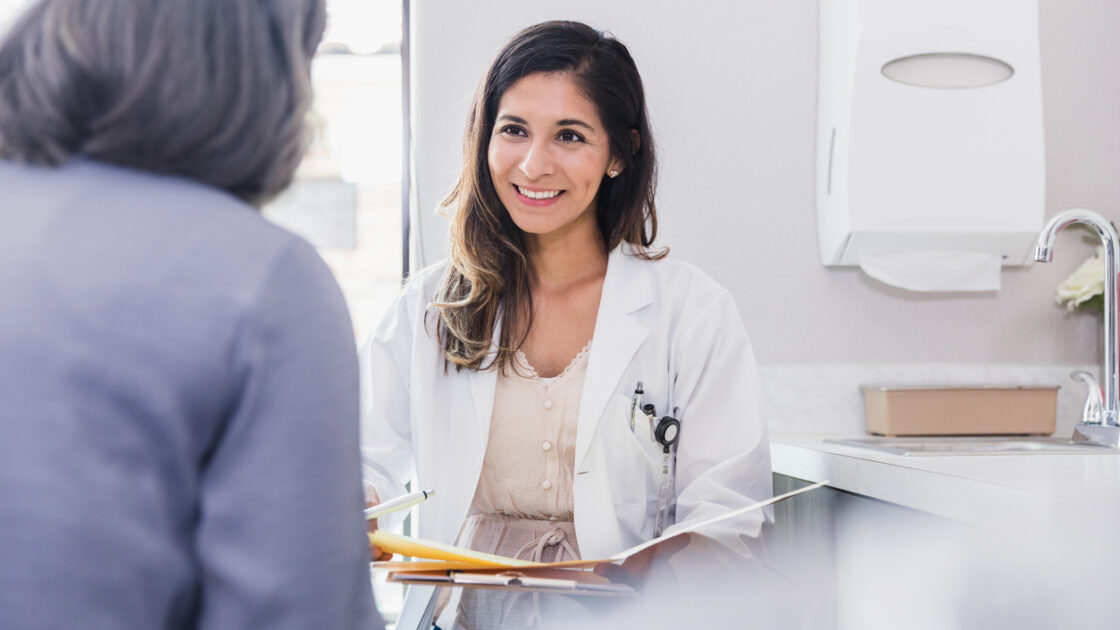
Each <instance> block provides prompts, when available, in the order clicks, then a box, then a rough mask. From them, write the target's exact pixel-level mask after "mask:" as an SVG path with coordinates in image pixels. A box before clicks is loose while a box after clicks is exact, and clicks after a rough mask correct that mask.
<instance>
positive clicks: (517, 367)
mask: <svg viewBox="0 0 1120 630" xmlns="http://www.w3.org/2000/svg"><path fill="white" fill-rule="evenodd" d="M655 167H656V162H655V159H654V143H653V137H652V134H651V132H650V124H649V120H648V118H647V114H646V106H645V96H644V93H643V89H642V82H641V78H640V76H639V75H638V71H637V68H636V67H635V65H634V61H633V59H632V58H631V56H630V54H629V52H628V51H627V49H626V47H625V46H624V45H623V44H622V43H620V42H619V41H617V40H616V39H614V38H613V37H611V36H610V35H608V34H605V33H601V32H598V31H596V30H594V29H592V28H590V27H588V26H586V25H584V24H580V23H574V22H547V23H543V24H538V25H536V26H532V27H530V28H528V29H526V30H524V31H522V32H521V33H519V34H517V35H516V36H515V37H514V38H513V39H512V40H511V41H510V42H509V44H507V45H506V46H505V48H504V49H502V50H501V51H500V52H499V53H498V55H497V57H496V58H495V59H494V61H493V63H492V65H491V66H490V69H489V71H488V72H487V74H486V77H485V80H484V81H483V83H482V85H481V86H480V88H479V91H478V93H477V94H476V96H475V99H474V103H473V106H472V111H471V113H470V116H469V120H468V125H467V134H466V142H465V149H464V163H463V168H462V174H461V176H460V179H459V182H458V184H457V185H456V186H455V188H454V190H453V191H452V193H451V194H450V196H449V197H448V199H447V201H446V205H448V206H449V207H453V208H454V216H453V223H452V229H451V248H450V256H449V259H448V260H447V261H446V262H444V263H442V264H438V265H436V266H434V267H432V268H429V269H426V270H423V271H421V272H418V273H416V274H415V275H414V276H413V277H412V278H411V279H410V281H409V282H408V284H407V285H406V286H405V287H404V289H403V291H402V294H401V296H400V297H399V298H398V299H397V301H396V302H395V304H394V305H393V306H392V307H391V308H390V310H389V311H388V312H387V314H386V315H385V316H384V317H383V319H382V320H381V322H380V323H379V325H378V326H377V328H376V330H375V332H374V333H373V335H372V337H371V338H370V339H369V341H368V342H367V343H366V344H365V346H364V347H363V348H362V350H361V365H362V371H363V372H362V386H363V396H362V409H363V414H364V419H363V438H362V439H363V456H364V462H365V479H366V484H367V495H369V496H370V497H379V499H380V500H388V499H390V498H393V497H394V496H397V495H400V494H402V493H403V492H404V482H405V481H407V480H408V479H410V478H412V477H413V476H415V477H416V479H417V480H418V481H419V486H420V487H421V488H424V489H429V488H430V489H434V490H435V491H436V493H437V494H436V496H435V497H434V498H433V499H431V500H430V501H428V502H427V503H425V504H423V506H422V507H421V510H420V519H419V530H418V535H419V536H420V537H422V538H426V539H432V540H437V541H441V542H446V543H452V542H457V543H458V544H459V545H463V546H469V547H471V548H474V549H477V550H480V551H485V552H490V553H498V554H502V555H508V556H515V555H516V556H518V557H521V558H526V559H532V560H543V561H553V560H566V559H574V558H580V557H582V558H585V559H591V558H604V557H607V556H610V555H612V554H614V553H617V552H619V551H621V550H623V549H626V548H628V547H630V546H633V545H635V544H638V543H640V542H642V541H644V540H648V539H650V538H652V537H653V535H654V522H655V519H656V514H655V512H656V511H657V502H658V491H659V488H660V486H661V482H662V478H661V475H662V467H661V464H662V447H661V445H659V444H658V443H656V442H655V441H654V440H653V439H652V437H651V435H650V421H649V420H648V419H647V418H646V417H645V416H644V415H642V413H641V409H640V405H639V407H638V409H637V410H635V411H632V408H633V407H634V405H633V403H634V398H635V397H634V392H635V389H636V386H637V384H638V383H639V382H641V384H642V390H643V394H642V400H641V402H642V403H646V404H649V403H652V404H653V405H654V408H655V410H656V415H658V416H661V415H669V414H671V415H672V416H673V417H675V418H677V419H679V421H680V437H679V442H678V444H677V451H676V481H675V488H676V494H675V500H676V524H675V525H673V526H671V527H669V528H668V530H667V532H668V533H671V532H672V531H674V530H677V529H680V528H682V527H686V526H687V525H688V524H689V523H693V522H698V521H699V520H703V519H708V518H711V517H713V516H717V515H719V514H722V513H725V512H727V511H729V510H733V509H735V508H739V507H743V506H746V505H750V504H751V503H754V502H757V501H760V500H763V499H766V498H768V497H769V496H770V494H771V482H770V461H769V455H768V444H767V438H766V429H765V425H764V423H763V420H762V418H761V415H760V413H759V404H760V400H759V392H758V387H757V383H756V372H755V365H754V359H753V355H752V350H751V344H750V341H749V340H748V338H747V334H746V332H745V330H744V328H743V324H742V321H741V319H740V316H739V313H738V311H737V309H736V306H735V303H734V300H733V299H732V297H731V295H730V294H729V293H728V292H727V291H726V290H725V289H724V288H722V287H720V286H719V285H717V284H716V283H715V282H714V281H713V280H712V279H711V278H709V277H708V276H707V275H705V274H704V273H703V272H701V271H699V270H698V269H696V268H695V267H693V266H691V265H688V264H687V263H684V262H680V261H677V260H673V259H670V258H667V257H666V253H667V251H666V250H656V249H651V245H652V243H653V240H654V237H655V235H656V230H657V217H656V213H655V207H654V190H655V182H654V179H655V170H656V169H655ZM374 500H376V499H374ZM763 520H764V515H763V514H762V513H760V512H753V513H748V515H746V516H743V517H742V518H737V519H732V521H733V522H732V523H729V524H727V525H725V526H723V527H722V528H720V527H715V528H712V529H710V530H708V529H706V530H705V531H704V532H703V535H702V536H700V537H696V536H694V538H693V539H694V541H696V540H697V539H702V540H703V542H704V543H706V544H707V545H708V547H709V548H711V549H716V550H718V552H717V554H718V556H719V557H720V558H722V559H725V560H726V559H727V558H729V557H744V558H749V557H751V556H752V555H753V554H752V550H751V547H752V545H753V544H754V542H755V541H756V540H757V537H758V535H759V532H760V530H761V527H762V524H763ZM382 525H386V523H383V524H382ZM375 553H377V552H376V550H375ZM486 593H489V592H486ZM486 593H483V592H481V591H479V592H478V593H470V592H468V593H467V594H465V595H463V600H462V601H459V602H453V603H452V605H447V604H446V602H441V603H440V605H439V608H440V609H441V610H442V613H439V615H440V616H439V623H438V625H439V626H440V627H443V628H447V627H451V626H454V627H468V628H469V627H489V626H491V625H494V623H496V620H495V619H494V618H492V617H488V615H491V614H493V615H497V616H498V617H500V618H501V619H500V620H497V621H501V622H504V623H518V624H521V623H522V622H524V621H526V620H527V619H526V618H525V617H518V616H517V615H518V614H519V613H516V612H512V611H510V610H504V611H503V610H500V609H501V608H502V606H488V605H483V604H482V603H481V602H476V603H475V605H471V599H472V598H477V597H481V596H484V595H486ZM542 599H545V598H542ZM434 600H435V598H433V597H432V590H431V589H428V588H417V587H413V588H412V589H411V590H410V592H409V596H408V598H407V599H406V603H405V609H404V611H403V612H402V618H401V621H402V624H403V625H401V626H400V627H402V628H403V627H412V624H414V623H416V622H415V621H413V619H420V618H421V617H419V616H414V615H420V614H422V613H423V611H424V609H425V608H427V609H428V612H429V614H431V610H432V609H433V608H434V607H435V603H434ZM429 603H431V606H426V604H429ZM526 615H527V616H528V617H532V614H531V613H526ZM428 623H430V622H428Z"/></svg>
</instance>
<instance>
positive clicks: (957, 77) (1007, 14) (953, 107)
mask: <svg viewBox="0 0 1120 630" xmlns="http://www.w3.org/2000/svg"><path fill="white" fill-rule="evenodd" d="M819 7H820V102H819V111H818V136H817V138H818V140H817V146H818V151H817V222H818V229H819V235H820V256H821V261H822V263H824V264H825V265H858V264H860V261H861V259H868V258H870V257H876V256H880V255H883V254H897V253H899V252H925V251H930V252H934V251H936V252H966V253H972V254H977V253H982V254H990V255H992V256H998V257H999V258H998V260H1000V261H1002V264H1004V265H1022V264H1026V263H1028V262H1029V261H1030V259H1031V251H1032V247H1033V244H1034V239H1035V237H1036V236H1037V234H1038V231H1039V230H1040V229H1041V227H1042V223H1043V218H1044V208H1043V204H1044V200H1045V189H1044V186H1045V164H1044V155H1043V127H1042V86H1041V80H1040V75H1039V45H1038V4H1037V2H1036V1H1035V0H907V1H906V2H898V1H897V0H821V2H820V3H819ZM996 274H997V276H998V270H997V271H996Z"/></svg>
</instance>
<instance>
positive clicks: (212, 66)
mask: <svg viewBox="0 0 1120 630" xmlns="http://www.w3.org/2000/svg"><path fill="white" fill-rule="evenodd" d="M325 23H326V11H325V8H324V0H39V2H37V3H36V4H34V5H33V6H32V7H31V8H30V9H29V10H28V11H27V12H26V13H25V14H24V15H23V16H22V17H21V18H20V19H18V20H17V21H16V22H15V23H14V24H13V26H12V28H11V30H10V31H9V32H8V35H7V37H6V38H5V39H4V41H3V42H0V158H4V159H9V160H15V161H19V162H27V163H34V164H45V165H57V164H60V163H62V162H64V161H66V160H67V159H69V158H70V157H71V156H74V155H81V156H85V157H88V158H90V159H93V160H98V161H103V162H110V163H113V164H119V165H122V166H127V167H132V168H137V169H142V170H146V171H153V172H157V173H168V174H173V175H182V176H186V177H190V178H193V179H196V180H199V181H202V182H205V183H208V184H211V185H213V186H216V187H218V188H222V189H224V190H227V191H229V192H230V193H232V194H234V195H236V196H238V197H240V198H242V199H244V200H247V201H250V202H262V201H264V200H266V199H268V198H270V197H272V196H274V195H276V194H277V193H279V192H280V191H281V190H283V189H284V187H286V186H287V185H288V184H289V183H290V182H291V179H292V176H293V174H294V172H295V169H296V166H297V165H298V164H299V161H300V159H301V158H302V157H303V153H304V150H305V149H306V146H307V141H308V130H307V126H306V114H307V111H308V109H309V108H310V106H311V98H312V93H311V79H310V65H311V57H312V55H313V54H314V51H315V48H316V47H317V46H318V44H319V40H320V39H321V38H322V35H323V29H324V26H325Z"/></svg>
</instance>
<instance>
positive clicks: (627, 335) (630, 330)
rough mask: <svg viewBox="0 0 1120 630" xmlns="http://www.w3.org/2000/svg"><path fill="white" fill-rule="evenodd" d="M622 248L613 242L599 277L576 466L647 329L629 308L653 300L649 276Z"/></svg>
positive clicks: (580, 414) (637, 307)
mask: <svg viewBox="0 0 1120 630" xmlns="http://www.w3.org/2000/svg"><path fill="white" fill-rule="evenodd" d="M622 250H623V248H622V247H619V248H618V249H616V250H615V251H614V252H613V253H612V254H611V255H610V258H609V260H608V262H607V275H606V278H605V279H604V280H603V295H602V298H600V300H599V314H598V317H597V318H596V322H595V335H594V339H593V340H592V342H591V353H590V355H589V357H588V363H587V375H586V377H585V379H584V385H583V395H582V397H581V398H580V405H579V425H578V426H579V428H578V430H577V432H576V452H575V464H576V470H579V467H580V465H581V464H582V462H583V458H584V457H585V456H586V455H587V450H588V448H589V447H590V446H591V440H592V438H593V437H594V436H595V431H596V428H597V427H598V424H599V419H600V418H601V417H602V416H603V413H604V411H606V408H607V405H608V403H609V402H610V399H611V395H612V394H613V393H614V392H616V391H617V390H618V383H619V379H621V378H622V375H623V374H624V373H625V372H626V368H627V366H629V365H630V361H631V360H632V359H633V357H634V353H635V352H637V351H638V348H639V347H641V345H642V342H644V341H645V339H646V336H648V334H649V330H648V329H647V328H646V327H645V326H643V325H641V324H640V323H638V321H637V320H636V319H635V318H634V317H633V313H634V312H635V311H637V310H639V309H641V308H643V307H645V306H647V305H649V304H651V303H652V302H653V291H652V289H651V288H650V284H649V276H648V275H647V273H646V270H645V268H644V267H643V266H642V264H641V262H640V261H637V260H635V259H633V258H632V257H630V256H628V255H626V254H624V253H623V251H622Z"/></svg>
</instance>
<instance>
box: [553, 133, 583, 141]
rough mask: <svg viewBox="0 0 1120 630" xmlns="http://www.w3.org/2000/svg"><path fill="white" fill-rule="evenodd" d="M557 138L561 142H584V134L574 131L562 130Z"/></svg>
mask: <svg viewBox="0 0 1120 630" xmlns="http://www.w3.org/2000/svg"><path fill="white" fill-rule="evenodd" d="M557 139H558V140H560V141H561V142H583V136H581V135H579V134H578V133H576V132H574V131H561V132H560V135H559V136H557Z"/></svg>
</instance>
